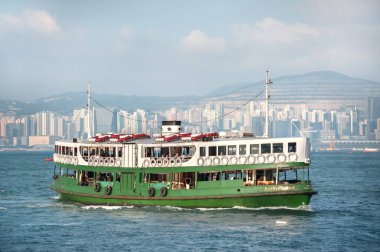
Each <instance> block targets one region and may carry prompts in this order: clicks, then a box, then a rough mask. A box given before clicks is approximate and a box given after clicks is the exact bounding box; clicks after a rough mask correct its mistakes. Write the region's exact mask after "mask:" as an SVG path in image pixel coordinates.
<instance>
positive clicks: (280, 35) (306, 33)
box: [232, 18, 319, 44]
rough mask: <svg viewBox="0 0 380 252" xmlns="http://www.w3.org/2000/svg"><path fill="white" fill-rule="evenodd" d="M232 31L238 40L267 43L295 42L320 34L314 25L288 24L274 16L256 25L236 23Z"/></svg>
mask: <svg viewBox="0 0 380 252" xmlns="http://www.w3.org/2000/svg"><path fill="white" fill-rule="evenodd" d="M232 33H233V35H234V37H235V39H237V40H238V41H245V42H251V41H255V42H259V43H265V44H278V43H285V44H293V43H295V42H297V41H299V40H301V39H303V38H307V37H318V34H319V33H318V30H317V29H316V28H314V27H312V26H309V25H306V24H301V23H293V24H286V23H284V22H281V21H279V20H277V19H274V18H265V19H263V20H261V21H260V22H258V23H256V25H254V26H250V25H247V24H238V25H234V26H233V27H232Z"/></svg>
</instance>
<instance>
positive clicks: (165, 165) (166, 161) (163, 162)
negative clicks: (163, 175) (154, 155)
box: [162, 158, 169, 167]
mask: <svg viewBox="0 0 380 252" xmlns="http://www.w3.org/2000/svg"><path fill="white" fill-rule="evenodd" d="M168 165H169V159H168V158H164V160H162V166H163V167H168Z"/></svg>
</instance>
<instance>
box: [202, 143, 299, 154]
mask: <svg viewBox="0 0 380 252" xmlns="http://www.w3.org/2000/svg"><path fill="white" fill-rule="evenodd" d="M248 147H249V151H248V152H249V153H248V152H247V145H246V144H242V145H238V146H237V145H227V146H226V145H222V146H209V147H208V156H225V155H247V154H269V153H283V152H284V143H265V144H250V145H248ZM286 147H287V150H288V153H293V152H296V151H297V143H295V142H292V143H287V146H286ZM237 150H239V153H238V152H237ZM199 151H200V156H201V157H204V156H206V147H200V150H199Z"/></svg>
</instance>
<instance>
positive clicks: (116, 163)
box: [115, 158, 121, 167]
mask: <svg viewBox="0 0 380 252" xmlns="http://www.w3.org/2000/svg"><path fill="white" fill-rule="evenodd" d="M115 165H116V166H117V167H120V166H121V158H117V159H116V161H115Z"/></svg>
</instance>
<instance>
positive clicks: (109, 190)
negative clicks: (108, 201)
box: [105, 185, 112, 195]
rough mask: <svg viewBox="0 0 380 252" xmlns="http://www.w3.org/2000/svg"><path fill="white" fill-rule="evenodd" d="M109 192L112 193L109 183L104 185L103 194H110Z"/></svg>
mask: <svg viewBox="0 0 380 252" xmlns="http://www.w3.org/2000/svg"><path fill="white" fill-rule="evenodd" d="M111 193H112V186H110V185H109V186H107V187H106V190H105V194H106V195H110V194H111Z"/></svg>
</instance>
